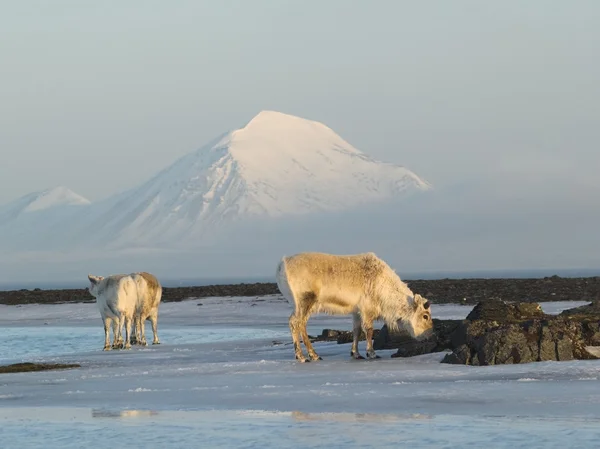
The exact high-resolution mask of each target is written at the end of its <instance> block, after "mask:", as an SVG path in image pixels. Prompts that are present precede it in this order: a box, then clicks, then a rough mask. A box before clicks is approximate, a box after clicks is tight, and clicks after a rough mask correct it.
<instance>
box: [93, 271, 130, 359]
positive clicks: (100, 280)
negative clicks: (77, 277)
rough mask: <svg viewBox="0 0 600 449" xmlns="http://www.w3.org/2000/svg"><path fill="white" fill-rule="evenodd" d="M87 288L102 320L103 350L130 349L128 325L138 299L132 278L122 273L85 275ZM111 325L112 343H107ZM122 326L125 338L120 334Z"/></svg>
mask: <svg viewBox="0 0 600 449" xmlns="http://www.w3.org/2000/svg"><path fill="white" fill-rule="evenodd" d="M88 279H89V281H90V286H89V287H88V291H89V292H90V294H91V295H92V296H93V297H95V298H96V304H97V305H98V309H99V310H100V315H101V317H102V322H103V323H104V350H105V351H110V350H111V349H112V348H114V349H118V348H125V349H130V348H131V326H132V324H133V315H134V313H135V307H136V303H137V299H138V294H137V286H136V283H135V281H134V280H133V278H132V277H131V276H129V275H125V274H115V275H111V276H107V277H103V276H92V275H91V274H89V275H88ZM111 322H112V328H113V345H112V347H111V345H110V327H111ZM123 325H125V332H126V334H125V341H123V337H122V335H121V332H122V329H123Z"/></svg>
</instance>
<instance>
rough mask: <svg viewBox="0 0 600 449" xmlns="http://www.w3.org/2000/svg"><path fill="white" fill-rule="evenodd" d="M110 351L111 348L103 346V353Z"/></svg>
mask: <svg viewBox="0 0 600 449" xmlns="http://www.w3.org/2000/svg"><path fill="white" fill-rule="evenodd" d="M111 349H112V347H111V346H105V347H104V349H102V350H103V351H110V350H111Z"/></svg>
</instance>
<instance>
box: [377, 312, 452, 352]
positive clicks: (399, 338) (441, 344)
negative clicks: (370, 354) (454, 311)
mask: <svg viewBox="0 0 600 449" xmlns="http://www.w3.org/2000/svg"><path fill="white" fill-rule="evenodd" d="M432 321H433V330H434V333H433V335H432V336H431V337H430V338H428V339H425V340H421V341H417V340H415V339H414V338H412V337H411V336H410V334H409V333H408V332H406V331H405V330H402V329H399V330H398V331H395V332H390V331H389V329H388V327H387V325H385V324H384V325H383V327H382V328H381V331H380V332H379V334H378V335H377V337H376V338H374V339H373V348H374V349H375V350H376V351H378V350H381V349H397V350H398V351H397V352H396V353H395V354H393V355H392V357H413V356H415V355H421V354H428V353H430V352H440V351H444V350H446V349H448V348H449V345H450V335H452V332H454V330H455V329H456V327H457V326H458V325H459V324H460V323H461V322H462V320H438V319H436V318H434V319H433V320H432Z"/></svg>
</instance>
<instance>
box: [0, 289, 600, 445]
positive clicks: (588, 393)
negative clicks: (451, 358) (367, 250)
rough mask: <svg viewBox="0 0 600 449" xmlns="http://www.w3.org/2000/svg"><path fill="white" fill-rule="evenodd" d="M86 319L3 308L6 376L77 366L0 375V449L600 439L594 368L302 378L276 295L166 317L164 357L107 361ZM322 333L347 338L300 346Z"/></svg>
mask: <svg viewBox="0 0 600 449" xmlns="http://www.w3.org/2000/svg"><path fill="white" fill-rule="evenodd" d="M198 304H202V305H201V306H200V305H198ZM581 304H585V302H569V303H543V304H542V307H543V308H544V310H545V311H546V312H548V313H558V312H560V311H561V310H563V309H564V308H568V307H574V306H578V305H581ZM95 307H96V306H95V304H93V303H91V304H89V303H88V304H59V305H26V306H19V307H15V306H2V307H1V308H0V326H1V327H0V342H1V344H2V353H1V357H2V363H10V362H13V361H20V360H28V361H51V362H77V363H80V364H81V365H82V367H81V368H80V369H75V370H66V371H48V372H35V373H20V374H2V375H0V428H1V434H2V437H1V438H2V447H7V448H9V447H23V448H28V447H40V446H44V447H61V448H71V447H91V446H92V445H93V447H95V448H99V447H102V448H103V447H107V448H108V447H124V446H125V445H131V444H137V445H140V444H143V445H145V446H146V447H168V448H179V447H215V448H220V447H260V448H287V447H294V448H301V447H343V448H348V447H392V446H394V447H474V448H475V447H477V448H480V447H482V446H483V445H487V446H489V447H510V448H518V447H528V448H530V447H544V448H548V447H557V448H558V447H561V448H562V447H588V446H589V447H592V443H593V446H595V445H596V442H597V438H598V436H599V432H598V430H597V429H598V424H599V423H598V420H599V419H600V389H599V388H598V379H599V377H600V362H599V361H573V362H542V363H532V364H526V365H505V366H490V367H467V366H454V365H446V364H440V363H439V361H440V359H441V358H442V357H443V355H444V353H438V354H428V355H423V356H418V357H412V358H406V359H402V358H396V359H391V358H390V357H389V355H391V354H392V353H393V352H394V351H391V350H389V351H379V354H380V355H381V356H382V357H383V358H382V359H380V360H375V361H354V360H350V358H349V352H350V347H349V346H350V345H349V344H345V345H338V344H336V343H335V342H322V343H316V344H315V347H316V349H317V351H318V352H319V353H320V355H322V356H323V360H322V361H319V362H313V363H308V364H299V363H297V362H295V361H294V359H293V349H292V346H291V345H290V341H291V339H290V336H289V330H288V328H287V317H288V316H289V313H290V306H289V305H288V304H287V303H285V302H284V301H282V300H281V299H280V297H279V296H278V295H274V296H267V297H260V298H203V299H200V300H198V299H195V300H188V301H184V302H180V303H165V304H162V305H161V311H160V318H159V336H160V338H161V341H162V344H161V345H158V346H153V345H150V346H148V347H145V348H140V347H134V348H133V349H132V350H130V351H109V352H104V351H102V350H101V349H102V343H103V331H102V325H101V322H100V318H99V314H98V312H97V310H96V308H95ZM470 310H471V307H470V306H460V305H436V306H435V308H434V309H433V312H434V317H438V318H464V317H465V316H466V315H467V314H468V312H469V311H470ZM325 327H330V328H336V329H348V330H349V329H350V328H351V319H350V318H349V317H331V316H315V317H313V318H311V321H310V322H309V333H311V334H313V335H315V334H318V333H320V331H321V330H322V329H323V328H325ZM146 334H147V336H148V335H150V336H151V335H152V332H151V330H150V326H149V325H147V331H146ZM274 342H275V344H274ZM360 348H361V350H363V351H364V342H361V345H360ZM148 445H151V446H148Z"/></svg>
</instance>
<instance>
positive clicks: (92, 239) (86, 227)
mask: <svg viewBox="0 0 600 449" xmlns="http://www.w3.org/2000/svg"><path fill="white" fill-rule="evenodd" d="M430 188H431V186H430V184H429V183H428V182H426V181H424V180H423V179H421V178H419V177H418V176H417V175H416V174H415V173H413V172H411V171H410V170H408V169H407V168H405V167H403V166H400V165H396V164H390V163H385V162H381V161H377V160H375V159H373V158H371V157H369V156H367V155H366V154H364V153H362V152H360V151H359V150H357V149H356V148H354V147H353V146H352V145H351V144H349V143H348V142H346V141H345V140H344V139H342V138H341V137H340V136H339V135H337V134H336V133H335V132H334V131H332V130H331V129H330V128H328V127H327V126H325V125H323V124H321V123H318V122H315V121H311V120H306V119H303V118H299V117H295V116H292V115H288V114H283V113H280V112H274V111H262V112H260V113H259V114H258V115H256V116H255V117H254V118H253V119H252V120H250V122H248V123H247V124H246V125H245V126H244V127H242V128H240V129H236V130H234V131H231V132H227V133H225V134H222V135H221V136H219V137H217V138H216V139H214V140H213V141H211V142H209V143H208V144H206V145H205V146H203V147H202V148H200V149H198V150H196V151H193V152H191V153H189V154H188V155H186V156H184V157H182V158H180V159H179V160H177V161H175V162H174V163H173V164H172V165H171V166H169V167H167V168H165V169H164V170H162V171H161V172H159V173H158V174H156V175H155V176H153V177H152V178H151V179H149V180H148V181H147V182H145V183H143V184H142V185H140V186H138V187H136V188H133V189H131V190H128V191H126V192H123V193H120V194H118V195H115V196H113V197H110V198H108V199H107V200H105V201H102V202H100V203H97V204H92V205H87V204H88V203H89V202H88V201H87V200H85V199H84V198H82V197H80V196H78V195H76V194H74V193H73V192H70V191H68V190H67V189H64V190H57V189H53V190H51V191H49V192H46V193H44V195H40V194H32V196H31V199H32V201H29V202H27V201H26V200H25V198H27V199H29V198H30V196H27V197H24V198H22V199H20V200H17V201H15V202H14V204H18V205H19V206H23V205H24V207H22V208H21V209H19V210H21V212H25V211H27V210H36V211H38V212H39V213H40V214H41V215H43V209H44V206H46V208H48V207H50V206H52V205H55V204H69V205H74V204H78V205H87V206H86V207H85V208H82V209H80V210H79V211H78V212H73V211H72V210H71V211H70V213H69V214H68V217H67V218H68V219H65V220H64V222H63V223H60V226H54V227H53V229H52V235H49V234H48V232H47V231H48V230H47V228H45V224H44V219H43V217H42V216H41V215H40V217H38V220H37V221H38V225H36V226H34V227H35V228H36V229H35V232H34V234H35V236H32V237H31V238H32V240H30V243H32V245H33V247H37V246H35V245H37V243H34V242H36V240H35V239H36V237H37V238H38V240H39V239H40V238H41V239H43V241H44V242H45V243H46V244H48V243H49V242H53V243H52V245H53V246H54V247H64V248H66V247H70V246H77V245H84V244H87V245H89V244H101V245H102V246H103V247H106V246H107V245H109V244H112V245H116V246H118V247H123V246H146V247H152V246H164V247H177V246H185V247H189V246H190V245H191V246H193V245H194V244H197V243H200V242H203V241H204V242H206V241H210V240H211V237H212V235H213V234H214V233H216V232H217V231H222V230H223V229H225V228H227V227H231V226H235V225H236V223H245V222H248V221H252V220H256V219H260V220H277V219H281V218H285V217H293V216H306V215H308V214H315V213H327V212H336V211H344V210H349V209H352V208H355V207H357V206H360V205H362V204H372V203H377V202H383V201H385V200H389V199H397V198H402V197H404V196H405V195H407V194H409V193H413V192H418V191H425V190H429V189H430ZM4 209H5V208H2V209H0V211H3V210H4ZM13 209H14V210H16V208H13ZM13 209H11V210H13ZM21 212H20V213H21ZM73 214H75V215H73ZM5 215H6V217H8V218H10V214H5ZM55 220H56V218H55V217H54V218H53V220H52V223H56V221H55ZM9 221H10V220H6V221H5V222H4V225H5V226H4V228H6V227H9V228H10V227H11V223H10V222H9ZM1 223H2V222H0V225H1ZM0 230H2V228H0ZM31 231H33V229H31ZM9 234H10V233H9ZM21 235H22V234H21ZM13 243H14V239H13ZM0 245H1V240H0ZM32 245H29V246H32ZM30 249H31V248H30Z"/></svg>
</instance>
